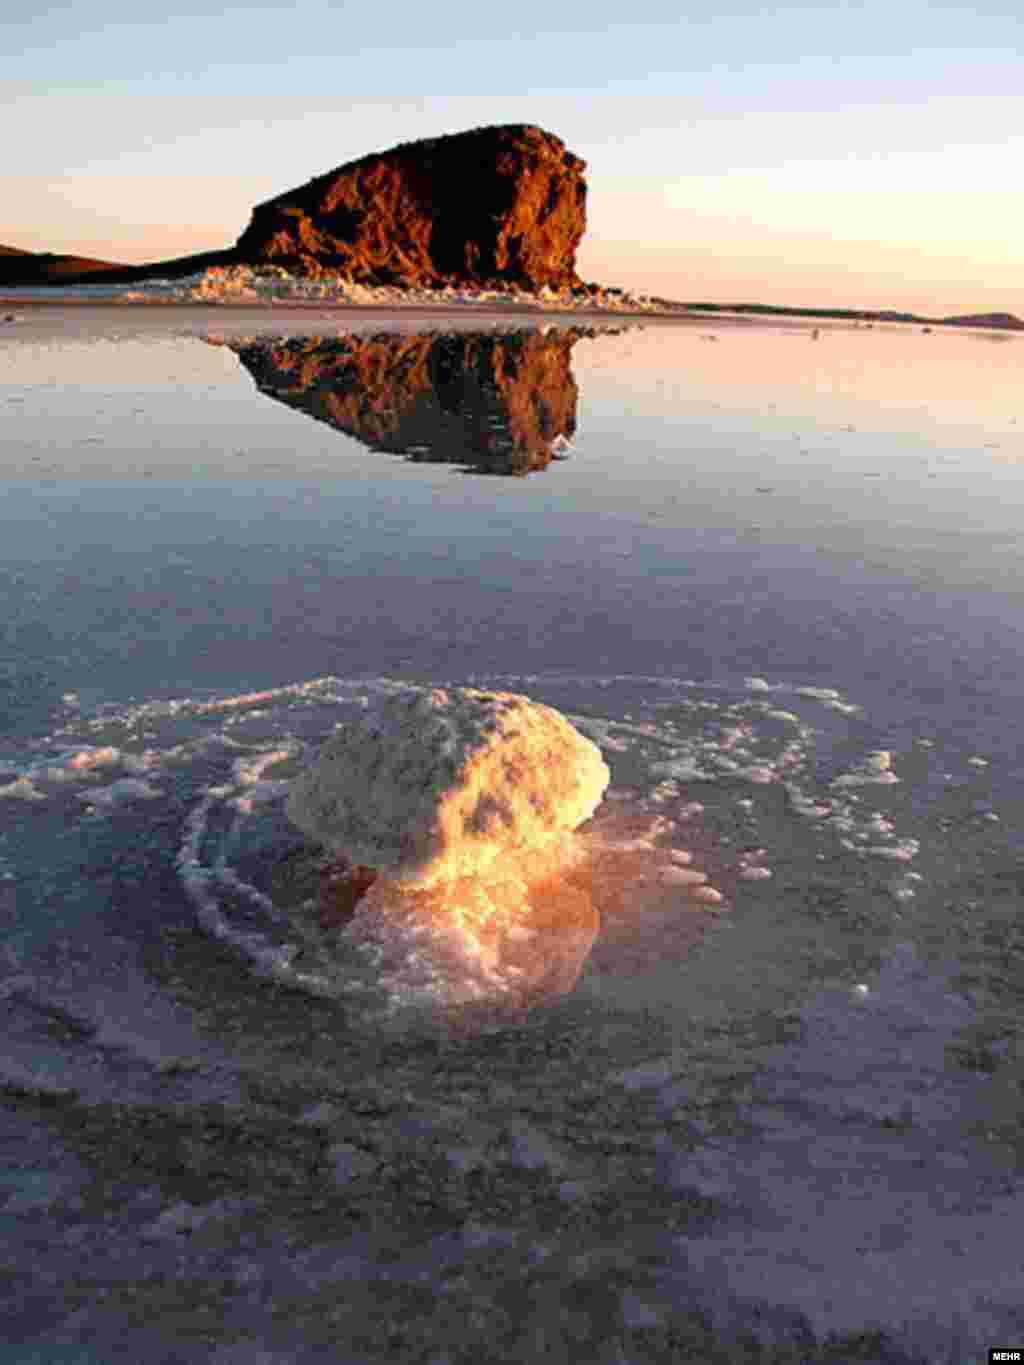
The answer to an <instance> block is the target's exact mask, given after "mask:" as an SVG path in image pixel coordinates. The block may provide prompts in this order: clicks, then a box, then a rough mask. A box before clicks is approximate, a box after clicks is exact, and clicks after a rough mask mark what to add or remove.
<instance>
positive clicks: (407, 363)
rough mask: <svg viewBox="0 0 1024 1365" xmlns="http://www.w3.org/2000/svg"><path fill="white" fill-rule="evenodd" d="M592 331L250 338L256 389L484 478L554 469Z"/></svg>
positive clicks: (375, 442)
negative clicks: (575, 361) (584, 342)
mask: <svg viewBox="0 0 1024 1365" xmlns="http://www.w3.org/2000/svg"><path fill="white" fill-rule="evenodd" d="M595 335H597V333H596V332H594V331H593V330H592V329H588V328H567V329H564V330H562V329H559V330H557V331H551V332H546V333H541V332H535V331H524V332H511V333H505V334H494V333H487V334H478V333H454V334H438V333H430V334H421V335H413V336H408V335H404V336H398V335H395V334H393V333H383V334H380V335H377V336H355V335H348V336H346V335H340V336H334V337H329V338H324V337H291V338H265V339H242V340H239V341H227V342H225V343H223V344H225V345H227V346H229V347H230V349H231V350H233V351H234V352H235V354H236V355H237V356H238V358H239V360H240V361H241V362H242V364H243V365H244V366H245V368H246V369H247V370H248V371H249V373H250V374H251V375H252V377H253V379H254V380H255V382H256V387H257V388H258V389H259V391H260V392H261V393H263V394H266V395H267V396H268V397H269V398H274V399H276V400H277V401H278V402H280V403H285V404H287V405H288V406H289V407H291V408H294V409H295V410H296V411H298V412H304V413H307V414H308V415H309V416H310V417H313V418H315V419H316V420H317V421H320V422H326V423H328V425H330V426H332V427H336V428H337V429H338V430H339V431H342V432H344V433H345V434H346V435H348V436H354V437H355V438H356V439H357V440H359V441H361V442H362V443H363V444H364V445H367V446H369V447H370V448H371V449H373V450H380V451H385V452H387V453H389V454H394V455H404V456H406V457H407V458H408V459H410V460H413V461H416V462H424V463H448V464H457V465H460V466H461V467H462V468H463V469H465V470H466V471H467V472H474V473H478V474H514V475H524V474H529V473H532V472H533V471H535V470H539V469H545V468H546V467H547V466H548V465H549V464H550V463H551V461H552V460H553V459H554V460H557V459H559V458H564V456H563V454H562V452H563V451H564V449H565V447H566V445H567V444H568V443H569V442H570V441H571V440H572V437H573V435H574V434H575V431H576V397H577V390H576V381H575V379H574V378H573V373H572V367H571V364H570V355H571V352H572V348H573V347H574V346H575V345H576V343H577V341H579V340H580V338H581V337H585V336H595Z"/></svg>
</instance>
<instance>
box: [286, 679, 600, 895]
mask: <svg viewBox="0 0 1024 1365" xmlns="http://www.w3.org/2000/svg"><path fill="white" fill-rule="evenodd" d="M608 779H609V772H608V768H607V766H606V764H605V762H604V759H603V758H602V757H601V752H600V750H599V749H598V748H597V746H596V745H595V744H592V743H591V741H590V740H588V739H585V738H584V737H583V736H582V735H581V734H579V733H578V732H577V731H576V730H575V729H574V728H573V727H572V725H570V724H569V722H568V721H567V720H566V719H565V718H564V717H563V716H561V715H559V713H558V712H557V711H555V710H554V709H553V708H552V707H549V706H543V705H541V704H540V703H538V702H533V701H530V700H529V698H527V697H522V696H518V695H516V694H515V693H512V692H483V691H479V690H477V689H476V688H450V689H443V688H433V689H423V690H419V689H417V690H409V691H405V692H399V693H397V694H396V695H394V696H392V697H390V698H389V699H388V700H387V701H385V702H384V704H383V705H381V706H380V707H379V708H377V709H376V710H374V711H372V712H370V713H369V714H368V715H367V716H366V717H365V719H364V720H363V721H362V723H360V724H358V725H354V726H352V727H351V728H349V729H347V730H345V731H343V732H342V733H341V734H340V735H338V736H337V737H336V738H335V739H332V740H330V741H328V743H327V744H326V745H324V747H323V749H321V751H320V755H319V757H318V758H317V760H316V762H315V763H314V765H313V766H312V767H311V768H309V769H308V770H307V771H306V772H305V773H303V774H302V775H301V776H300V777H298V778H297V779H296V780H295V781H294V783H293V784H292V788H291V791H290V793H289V797H288V803H287V806H286V811H287V815H288V818H289V820H291V821H292V822H293V823H294V824H295V825H297V826H298V828H299V829H301V830H302V831H303V833H304V834H306V835H308V836H309V837H310V838H312V839H315V840H316V841H317V842H319V843H322V844H324V845H325V846H326V847H327V848H329V849H331V850H332V851H334V852H336V853H338V854H340V855H342V856H344V857H345V858H347V859H349V860H350V861H351V862H353V863H358V864H364V865H367V866H369V867H373V868H375V869H376V870H377V871H378V872H379V873H381V874H386V876H387V877H388V878H390V879H394V880H396V881H400V882H402V883H403V884H404V885H405V886H406V887H408V888H412V887H417V888H419V889H426V888H429V887H432V886H436V885H438V884H440V883H451V882H455V881H459V880H462V879H465V878H472V877H478V876H480V875H481V874H484V873H488V872H489V871H490V870H491V869H492V868H493V867H494V865H495V864H496V863H500V862H501V861H502V860H507V859H510V858H519V857H522V856H523V855H525V854H529V856H530V857H531V858H532V859H536V860H537V863H536V864H535V865H536V866H538V867H539V866H540V865H541V864H543V862H544V861H545V860H547V859H548V858H550V857H552V856H553V857H556V858H557V857H558V856H559V855H560V852H561V844H562V840H563V838H564V836H565V835H566V834H568V833H569V832H570V831H572V830H573V829H575V828H576V827H577V825H580V824H581V823H582V822H583V821H584V820H587V819H588V818H589V817H590V816H591V815H592V814H593V812H594V811H595V810H596V808H597V806H598V805H599V804H600V801H601V797H602V795H603V793H604V790H605V787H606V786H607V785H608Z"/></svg>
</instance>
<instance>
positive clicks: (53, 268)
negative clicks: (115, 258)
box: [0, 246, 119, 284]
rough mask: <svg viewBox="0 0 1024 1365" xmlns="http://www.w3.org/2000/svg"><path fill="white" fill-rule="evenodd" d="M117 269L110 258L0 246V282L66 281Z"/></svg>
mask: <svg viewBox="0 0 1024 1365" xmlns="http://www.w3.org/2000/svg"><path fill="white" fill-rule="evenodd" d="M118 268H119V267H118V266H116V265H115V264H114V263H113V262H112V261H94V260H91V259H90V258H89V257H87V256H59V255H55V254H54V253H53V252H51V251H22V250H21V248H20V247H16V246H0V284H66V283H67V282H68V280H69V277H71V278H75V279H77V278H79V277H80V276H83V275H95V274H96V273H97V272H102V271H105V270H117V269H118Z"/></svg>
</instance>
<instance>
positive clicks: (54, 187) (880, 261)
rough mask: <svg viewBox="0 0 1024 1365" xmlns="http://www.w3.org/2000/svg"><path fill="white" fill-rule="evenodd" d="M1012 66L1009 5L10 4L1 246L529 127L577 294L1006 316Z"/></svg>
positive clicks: (1020, 196)
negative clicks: (549, 179) (542, 141)
mask: <svg viewBox="0 0 1024 1365" xmlns="http://www.w3.org/2000/svg"><path fill="white" fill-rule="evenodd" d="M172 3H173V0H172ZM1022 46H1024V7H1022V6H1021V4H1020V0H978V3H976V4H972V5H970V6H968V5H966V4H960V3H934V2H933V3H922V0H886V2H885V3H882V2H881V0H863V3H859V4H850V3H838V4H832V5H827V6H825V5H820V4H810V5H806V4H805V5H800V4H788V3H786V0H782V3H781V4H780V5H779V6H778V7H774V6H764V5H763V0H758V3H754V2H753V0H720V3H719V4H717V5H709V4H706V3H693V0H675V2H674V3H673V2H672V0H633V3H631V4H628V5H612V4H610V3H608V0H559V3H558V4H553V3H551V0H543V2H542V0H519V2H518V4H517V5H515V6H511V7H505V6H495V5H490V4H481V3H480V0H458V3H451V0H433V3H431V4H423V3H417V4H411V3H409V0H392V3H391V4H387V5H380V6H374V5H367V4H365V3H361V4H359V5H354V4H350V3H346V2H345V0H342V2H341V3H338V2H337V0H335V3H331V2H330V0H312V3H310V2H305V3H304V2H303V0H299V2H298V3H297V4H296V5H294V6H289V7H284V6H281V5H279V4H277V3H265V4H243V5H234V6H232V5H231V4H230V0H229V3H228V4H227V5H226V6H223V7H221V6H218V7H216V8H213V7H211V6H210V5H209V4H208V3H207V0H191V3H185V4H182V3H180V0H179V3H178V5H177V6H176V12H175V13H173V14H169V13H168V11H167V8H166V7H165V6H164V5H163V4H160V5H157V4H156V3H155V0H88V3H83V0H69V2H68V3H57V4H49V5H48V4H47V3H46V0H5V4H4V6H3V10H2V14H0V117H2V124H0V126H2V127H3V128H4V130H5V136H4V147H3V152H2V153H0V166H2V167H3V172H2V174H3V178H2V181H0V184H2V186H3V198H2V207H0V243H2V244H4V245H7V246H16V247H21V248H24V249H27V250H38V251H56V252H70V253H74V254H80V255H86V256H95V257H99V258H101V259H105V260H115V261H130V262H137V261H150V260H160V259H164V258H167V257H170V256H177V255H185V254H188V253H191V252H193V251H203V250H211V249H216V248H219V247H223V246H227V245H230V244H232V243H233V242H234V241H235V239H236V238H237V236H238V235H239V233H240V232H241V231H242V229H243V228H244V227H245V224H246V222H247V221H248V217H249V212H250V210H251V208H252V206H253V205H254V204H255V203H258V202H260V201H261V200H264V199H268V198H270V197H272V196H273V195H275V194H279V193H281V192H282V191H284V190H286V189H289V188H291V187H293V186H296V185H299V184H301V183H302V182H303V181H305V180H307V179H309V178H310V177H311V176H313V175H317V174H320V173H322V172H323V171H326V170H329V169H331V168H332V167H334V166H338V165H341V164H343V163H344V162H346V161H349V160H352V159H353V158H355V157H358V156H362V155H365V154H366V153H368V152H374V151H383V150H385V149H386V148H388V147H390V146H393V145H394V144H396V143H398V142H407V141H410V140H412V139H415V138H418V137H431V136H437V135H439V134H442V133H451V132H458V131H460V130H462V129H465V128H472V127H479V126H481V125H485V124H495V123H534V124H538V125H540V126H541V127H543V128H545V129H547V130H548V131H550V132H553V133H556V134H557V135H558V136H559V137H561V138H562V139H563V140H564V141H565V142H566V144H567V145H568V147H569V148H570V150H572V151H573V152H575V153H576V154H577V155H578V156H581V157H583V159H584V160H585V161H586V162H587V172H586V177H587V184H588V187H589V193H588V203H587V218H588V228H587V234H586V237H585V238H584V241H583V244H582V246H581V248H580V252H579V256H578V269H579V271H580V274H581V275H582V276H583V277H584V278H585V279H588V280H597V281H599V282H601V283H604V284H616V285H620V286H624V287H627V288H630V289H639V290H644V291H647V292H651V293H655V294H659V295H664V296H667V297H670V298H676V299H680V300H684V301H689V302H694V301H709V302H719V303H739V302H762V303H788V304H793V305H797V306H825V305H828V306H836V307H865V308H897V309H901V310H909V311H915V312H920V313H926V314H931V315H946V314H950V313H957V312H981V311H991V310H1001V311H1002V310H1005V311H1009V312H1016V313H1018V314H1019V315H1021V316H1024V187H1022V184H1021V174H1020V168H1021V166H1022V165H1024V95H1022V94H1021V89H1022V86H1024V82H1022V81H1021V57H1022V51H1021V49H1022Z"/></svg>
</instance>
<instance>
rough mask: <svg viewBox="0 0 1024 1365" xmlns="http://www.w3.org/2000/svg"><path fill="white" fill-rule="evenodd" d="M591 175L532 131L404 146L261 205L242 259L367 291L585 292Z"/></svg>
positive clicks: (518, 127)
mask: <svg viewBox="0 0 1024 1365" xmlns="http://www.w3.org/2000/svg"><path fill="white" fill-rule="evenodd" d="M584 169H585V163H584V162H583V161H581V160H580V158H579V157H577V156H574V155H573V154H572V153H571V152H570V151H568V150H567V148H566V146H565V144H564V143H563V142H562V141H561V140H560V139H559V138H557V137H555V136H554V135H553V134H552V133H547V132H544V131H543V130H542V129H540V128H536V127H533V126H531V125H529V124H507V125H504V126H499V127H491V128H476V129H472V130H471V131H469V132H464V133H454V134H451V135H449V136H446V137H436V138H428V139H425V140H423V141H420V142H407V143H403V144H402V145H400V146H398V147H393V148H392V149H391V150H390V151H386V152H380V153H376V154H373V155H370V156H364V157H360V158H359V159H358V160H357V161H350V162H348V163H346V164H345V165H344V166H339V167H337V168H336V169H335V170H333V171H328V172H327V173H326V174H325V175H320V176H317V177H316V178H315V179H314V180H310V181H309V182H308V183H307V184H305V185H302V186H299V187H298V188H297V189H294V190H288V191H286V192H285V193H284V194H280V195H278V196H277V197H276V198H274V199H270V200H268V201H267V202H266V203H264V204H259V205H257V207H256V208H255V209H254V210H253V213H252V220H251V222H250V223H249V226H248V227H247V228H246V230H245V232H244V233H243V234H242V236H241V237H240V238H239V239H238V243H237V245H236V248H235V255H236V258H237V259H238V260H240V261H244V262H246V263H248V264H252V265H258V264H261V265H268V264H269V265H280V266H283V267H285V268H287V269H288V270H292V271H300V272H306V273H313V274H315V273H318V272H320V271H325V270H326V271H331V272H341V273H343V274H347V275H349V276H350V277H351V279H352V280H353V281H355V282H360V283H384V284H392V283H401V284H407V285H410V286H416V287H420V288H423V287H426V288H436V287H438V286H440V285H443V284H456V283H461V284H475V285H481V286H483V285H490V286H492V287H493V286H494V285H499V284H507V285H514V286H518V287H519V288H526V289H540V288H542V287H544V286H545V285H547V286H549V287H551V288H555V289H565V288H573V287H581V284H582V282H581V281H580V279H579V277H578V276H577V274H576V249H577V247H578V246H579V243H580V241H581V239H582V237H583V233H584V231H585V229H586V193H587V189H586V182H585V181H584V178H583V171H584Z"/></svg>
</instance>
